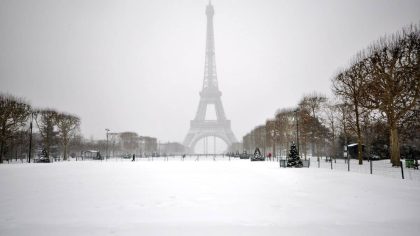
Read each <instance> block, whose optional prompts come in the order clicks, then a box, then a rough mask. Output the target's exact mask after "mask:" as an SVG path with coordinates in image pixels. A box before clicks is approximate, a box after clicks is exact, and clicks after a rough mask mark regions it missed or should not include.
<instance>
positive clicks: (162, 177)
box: [0, 159, 420, 235]
mask: <svg viewBox="0 0 420 236" xmlns="http://www.w3.org/2000/svg"><path fill="white" fill-rule="evenodd" d="M419 234H420V183H419V182H418V181H409V180H402V179H397V178H389V177H383V176H378V175H368V174H360V173H355V172H350V173H348V172H346V171H331V170H329V169H326V168H319V169H318V168H309V169H308V168H302V169H284V168H279V166H278V163H276V162H257V163H255V162H250V161H249V160H232V161H227V160H225V161H211V160H207V161H206V160H200V161H199V162H195V161H192V160H188V161H184V162H182V161H179V159H178V160H176V161H175V160H171V159H170V161H168V162H164V161H162V160H160V161H153V162H152V161H145V160H143V161H136V162H129V161H115V160H112V161H107V162H105V161H102V162H101V161H83V162H57V163H52V164H16V165H0V235H419Z"/></svg>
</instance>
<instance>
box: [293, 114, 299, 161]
mask: <svg viewBox="0 0 420 236" xmlns="http://www.w3.org/2000/svg"><path fill="white" fill-rule="evenodd" d="M294 112H295V118H296V145H297V152H298V155H300V153H299V117H298V112H299V109H296V110H295V111H294Z"/></svg>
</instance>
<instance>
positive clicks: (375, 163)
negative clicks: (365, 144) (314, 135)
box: [311, 157, 420, 181]
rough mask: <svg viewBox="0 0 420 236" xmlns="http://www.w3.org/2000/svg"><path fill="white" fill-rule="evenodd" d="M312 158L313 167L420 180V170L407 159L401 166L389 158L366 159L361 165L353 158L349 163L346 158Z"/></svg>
mask: <svg viewBox="0 0 420 236" xmlns="http://www.w3.org/2000/svg"><path fill="white" fill-rule="evenodd" d="M312 159H313V160H316V161H314V162H313V165H312V166H311V168H327V169H332V170H337V171H350V172H356V173H363V174H373V175H381V176H387V177H392V178H398V179H409V180H416V181H420V171H419V170H418V169H414V168H413V166H412V165H411V166H410V165H407V164H409V163H406V160H402V161H401V164H402V165H401V166H400V167H393V166H392V164H391V163H390V160H389V159H388V160H372V161H370V162H369V161H367V160H364V161H363V165H359V161H358V160H355V159H351V160H350V162H349V163H347V160H345V159H336V160H334V159H333V160H332V161H331V160H330V159H326V158H321V159H316V158H314V157H312ZM408 162H410V161H408ZM408 167H410V168H408Z"/></svg>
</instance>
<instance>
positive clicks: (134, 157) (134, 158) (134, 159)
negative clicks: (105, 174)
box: [131, 153, 136, 161]
mask: <svg viewBox="0 0 420 236" xmlns="http://www.w3.org/2000/svg"><path fill="white" fill-rule="evenodd" d="M131 161H136V154H134V153H133V160H131Z"/></svg>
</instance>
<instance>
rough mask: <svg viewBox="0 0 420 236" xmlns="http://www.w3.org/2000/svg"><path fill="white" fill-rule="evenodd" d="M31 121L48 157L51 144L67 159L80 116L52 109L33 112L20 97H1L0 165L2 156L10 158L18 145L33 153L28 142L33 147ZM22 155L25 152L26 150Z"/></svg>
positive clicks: (0, 95) (1, 95)
mask: <svg viewBox="0 0 420 236" xmlns="http://www.w3.org/2000/svg"><path fill="white" fill-rule="evenodd" d="M33 122H35V123H36V125H37V128H38V133H39V135H40V136H41V141H42V147H43V148H44V149H45V150H46V153H47V155H49V154H50V153H51V147H52V146H53V145H54V144H56V143H60V144H61V146H62V150H63V158H64V160H67V158H68V147H69V144H70V142H71V140H72V139H73V138H74V137H75V136H76V135H77V133H78V131H79V127H80V118H79V117H77V116H75V115H71V114H67V113H61V112H57V111H55V110H53V109H33V108H32V107H31V106H30V105H29V104H28V103H27V102H26V101H24V100H23V99H21V98H17V97H14V96H12V95H6V94H0V163H3V159H4V157H5V155H7V154H8V155H9V156H11V155H12V153H11V152H12V151H13V150H14V149H16V146H18V144H20V145H19V146H21V149H27V151H28V153H30V152H32V150H31V148H32V147H30V146H31V145H30V144H29V143H28V142H30V143H31V144H32V124H33ZM28 127H29V128H28ZM22 137H23V138H22ZM25 137H28V138H25ZM21 152H23V153H26V150H21ZM29 158H30V156H29ZM48 158H50V157H49V156H48Z"/></svg>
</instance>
